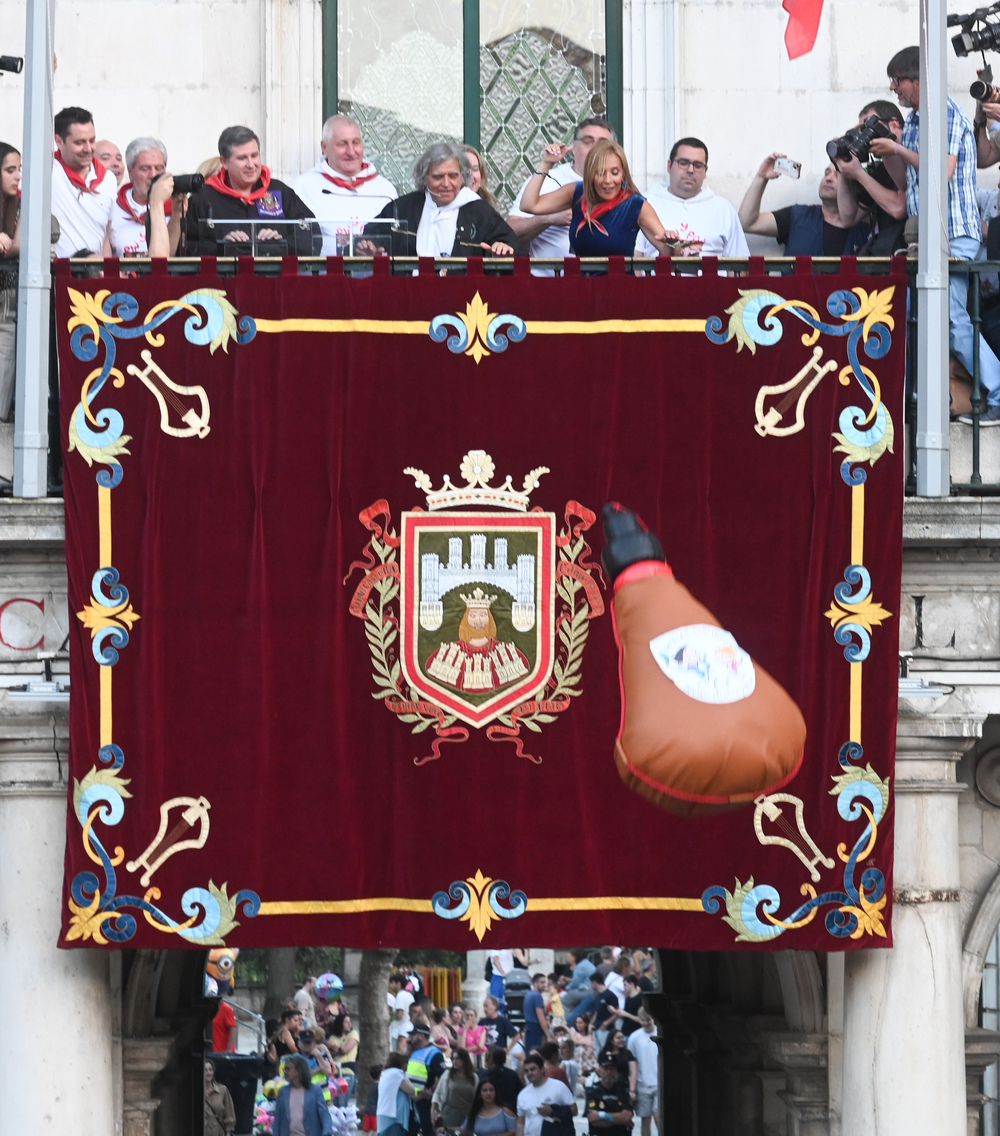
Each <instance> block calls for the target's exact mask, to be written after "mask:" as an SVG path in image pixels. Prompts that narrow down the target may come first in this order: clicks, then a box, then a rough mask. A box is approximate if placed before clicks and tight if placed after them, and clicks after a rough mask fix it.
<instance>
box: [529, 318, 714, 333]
mask: <svg viewBox="0 0 1000 1136" xmlns="http://www.w3.org/2000/svg"><path fill="white" fill-rule="evenodd" d="M524 326H525V327H526V328H527V331H528V334H529V335H606V334H607V333H608V332H615V331H618V332H625V333H628V334H631V333H635V332H651V331H652V332H656V331H698V332H701V333H702V334H704V332H705V321H704V320H703V319H700V320H697V319H675V320H665V319H642V320H623V319H607V320H525V321H524Z"/></svg>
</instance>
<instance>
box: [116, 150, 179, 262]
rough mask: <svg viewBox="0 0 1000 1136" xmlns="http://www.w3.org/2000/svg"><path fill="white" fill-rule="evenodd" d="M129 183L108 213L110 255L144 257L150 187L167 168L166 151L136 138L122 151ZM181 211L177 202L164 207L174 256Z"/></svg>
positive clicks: (170, 249) (120, 191) (121, 190)
mask: <svg viewBox="0 0 1000 1136" xmlns="http://www.w3.org/2000/svg"><path fill="white" fill-rule="evenodd" d="M125 166H126V168H127V169H128V177H129V180H128V182H127V183H126V184H125V185H123V186H122V187H121V189H119V190H118V197H117V198H116V200H115V206H114V208H113V209H112V211H111V251H112V252H113V253H114V255H115V256H122V257H124V256H146V255H147V254H148V249H147V246H146V212H147V209H148V206H149V187H150V185H151V183H152V182H153V179H154V178H156V177H158V176H159V175H160V174H162V173H163V171H164V170H165V169H166V168H167V150H166V147H165V146H164V145H163V143H162V142H160V141H159V140H158V139H156V138H135V139H133V140H132V141H131V142H130V143H129V144H128V146H126V148H125ZM181 207H182V201H181V200H180V199H178V200H177V201H176V202H172V203H171V204H170V205H168V206H167V210H166V215H167V217H168V218H169V221H168V225H167V228H168V231H169V239H170V247H169V253H164V254H163V255H164V256H166V255H169V256H175V255H176V253H177V242H178V241H179V240H180V235H181Z"/></svg>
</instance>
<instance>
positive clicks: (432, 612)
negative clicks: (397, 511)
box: [400, 512, 556, 727]
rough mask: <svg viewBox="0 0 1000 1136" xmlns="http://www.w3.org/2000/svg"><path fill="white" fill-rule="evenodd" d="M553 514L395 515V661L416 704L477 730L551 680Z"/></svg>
mask: <svg viewBox="0 0 1000 1136" xmlns="http://www.w3.org/2000/svg"><path fill="white" fill-rule="evenodd" d="M555 522H556V518H555V514H553V513H526V514H523V515H520V516H503V515H500V516H498V515H497V514H495V513H447V514H433V513H424V512H414V513H404V514H403V525H402V532H401V534H400V535H401V549H400V553H401V555H400V559H401V578H400V593H401V597H400V608H401V612H400V614H401V620H400V640H401V645H400V657H401V662H402V665H403V674H404V675H405V676H406V680H407V682H408V683H409V684H410V685H411V686H412V687H413V689H414V690H416V691H417V692H418V693H419V694H420V695H421V697H423V698H426V699H429V700H430V701H432V702H435V703H437V704H438V705H439V706H441V707H442V708H443V709H445V710H446V711H448V712H449V713H451V714H454V715H455V717H456V718H460V719H461V720H462V721H463V722H468V723H469V724H470V725H472V726H477V727H479V726H484V725H485V724H486V723H487V722H490V721H492V720H493V719H494V718H497V717H498V716H499V715H501V714H503V713H505V712H506V711H507V710H509V709H511V708H512V707H514V706H517V705H519V704H520V703H522V702H524V701H526V700H527V699H529V698H530V697H531V695H532V694H533V693H534V692H536V691H538V690H540V689H541V688H542V687H544V685H545V684H546V682H547V681H548V679H549V676H550V675H551V673H552V664H553V640H554V637H555V636H554V608H555Z"/></svg>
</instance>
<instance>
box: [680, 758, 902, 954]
mask: <svg viewBox="0 0 1000 1136" xmlns="http://www.w3.org/2000/svg"><path fill="white" fill-rule="evenodd" d="M862 756H863V751H862V748H861V746H860V745H858V744H857V743H855V742H848V743H847V744H846V745H844V746H842V747H841V750H840V756H839V761H840V766H841V768H842V769H843V770H844V772H843V773H841V774H840V775H839V776H836V777H834V778H833V782H834V788H833V789H831V790H830V793H831V795H833V796H835V797H836V798H837V812H838V813H840V815H841V817H842V818H843V819H844V820H846V821H860V820H864V821H865V827H864V829H863V831H862V832H861V835H860V836H859V837H858V839H857V840H856V842H855V844H854V847H853V848H852V849H851V851H850V852H848V851H847V846H846V845H845V844H841V845H840V846H839V847H838V848H837V855H838V856H839V857H840V859H841V861H843V863H844V889H843V891H827V892H823V893H822V894H819V895H818V894H817V893H816V889H815V888H814V887H813V886H812V885H811V884H803V885H802V888H801V892H802V894H803V895H807V896H808V897H809V898H808V900H807V901H806V902H805V903H803V904H801V905H800V906H799V907H798V908H796V909H795V910H794V911H793V912H792V913H791V914H790V915H788V916H786V917H785V918H779V917H778V915H777V912H778V911H779V910H780V908H781V896H780V894H779V893H778V891H777V889H776V888H773V887H771V886H770V885H769V884H759V885H757V886H754V881H753V877H752V876H751V877H750V879H748V880H747V881H746V883H740V881H739V880H738V879H737V880H736V886H735V888H734V890H733V891H732V892H730V891H728V890H727V889H726V888H724V887H710V888H707V889H706V890H705V891H704V893H703V894H702V897H701V902H702V906H703V907H704V909H705V911H707V912H708V913H709V914H710V915H714V914H715V913H716V912H717V911H719V909H720V906H721V905H723V904H724V905H725V908H726V914H725V915H724V916H723V919H724V920H725V922H726V923H728V924H729V926H730V927H732V928H733V930H734V931H736V941H737V942H749V943H765V942H768V941H769V940H771V939H776V938H778V936H779V935H783V934H784V933H785V932H786V931H793V930H797V929H798V928H800V927H805V926H806V924H808V923H811V922H812V920H813V919H814V918H815V916H816V913H817V912H818V911H819V910H820V908H822V907H827V906H830V905H836V906H834V908H833V910H832V911H829V912H828V913H827V916H826V929H827V931H829V932H830V934H831V935H833V936H834V937H835V938H838V939H843V938H848V937H849V938H852V939H860V938H861V937H862V935H878V936H880V937H881V938H883V939H884V938H885V937H886V933H885V925H884V921H883V915H882V911H883V908H884V907H885V903H886V899H887V897H886V895H885V877H884V876H883V875H882V873H881V872H880V871H879V870H878V869H877V868H874V867H868V868H864V869H863V870H861V878H860V880H857V879H856V877H857V874H858V871H859V869H860V866H861V864H862V863H863V861H864V860H866V859H867V857H868V856H869V855H870V854H871V852H872V849H873V848H874V847H875V841H876V839H877V838H878V825H879V822H880V821H881V819H882V817H884V816H885V812H886V809H887V808H888V807H889V780H888V778H887V779H886V780H882V778H880V777H879V776H878V774H877V773H876V772H875V771H874V770H873V769H872V767H871V765H870V764H869V765H866V766H865V768H864V769H860V768H859V767H858V766H857V765H856V764H855V763H856V762H858V761H860V760H861V757H862Z"/></svg>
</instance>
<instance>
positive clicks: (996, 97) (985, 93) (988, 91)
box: [969, 79, 1000, 103]
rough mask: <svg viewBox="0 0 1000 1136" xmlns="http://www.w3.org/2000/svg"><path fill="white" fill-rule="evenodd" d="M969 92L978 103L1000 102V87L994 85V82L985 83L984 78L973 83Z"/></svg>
mask: <svg viewBox="0 0 1000 1136" xmlns="http://www.w3.org/2000/svg"><path fill="white" fill-rule="evenodd" d="M969 94H970V95H971V96H972V97H973V98H974V99H975V100H976V102H977V103H1000V87H994V86H993V84H992V83H985V82H983V80H982V79H977V80H976V81H975V82H974V83H973V84H972V86H971V87H970V88H969Z"/></svg>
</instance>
